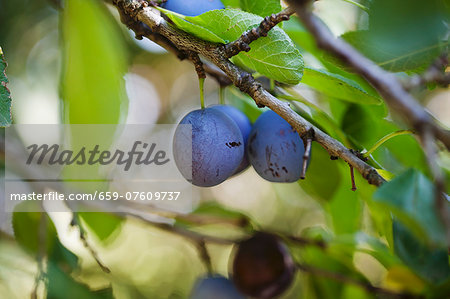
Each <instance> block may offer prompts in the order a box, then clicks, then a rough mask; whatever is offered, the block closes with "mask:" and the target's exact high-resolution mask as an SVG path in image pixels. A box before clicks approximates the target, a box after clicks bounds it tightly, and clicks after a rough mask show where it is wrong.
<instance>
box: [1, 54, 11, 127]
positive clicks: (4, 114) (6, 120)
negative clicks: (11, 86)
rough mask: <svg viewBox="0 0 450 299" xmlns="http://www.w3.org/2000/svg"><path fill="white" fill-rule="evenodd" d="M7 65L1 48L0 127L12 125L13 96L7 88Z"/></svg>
mask: <svg viewBox="0 0 450 299" xmlns="http://www.w3.org/2000/svg"><path fill="white" fill-rule="evenodd" d="M6 67H7V63H6V60H5V58H4V57H3V51H2V48H1V47H0V127H8V126H9V125H11V122H12V118H11V94H10V92H9V90H8V88H7V87H6V84H7V83H8V78H7V77H6Z"/></svg>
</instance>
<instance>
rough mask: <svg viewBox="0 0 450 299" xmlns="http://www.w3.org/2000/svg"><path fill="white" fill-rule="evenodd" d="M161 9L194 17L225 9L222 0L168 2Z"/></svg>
mask: <svg viewBox="0 0 450 299" xmlns="http://www.w3.org/2000/svg"><path fill="white" fill-rule="evenodd" d="M161 7H163V8H165V9H168V10H171V11H173V12H176V13H179V14H182V15H185V16H192V17H195V16H198V15H201V14H202V13H205V12H207V11H210V10H214V9H223V8H225V6H224V5H223V3H222V1H220V0H167V2H166V3H163V4H162V5H161Z"/></svg>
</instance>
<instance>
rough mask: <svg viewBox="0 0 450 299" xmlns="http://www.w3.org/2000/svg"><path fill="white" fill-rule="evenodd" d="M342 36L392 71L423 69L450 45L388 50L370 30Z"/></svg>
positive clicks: (438, 43) (439, 44) (443, 43)
mask: <svg viewBox="0 0 450 299" xmlns="http://www.w3.org/2000/svg"><path fill="white" fill-rule="evenodd" d="M342 38H343V39H345V40H346V41H347V42H348V43H350V44H351V45H352V46H354V47H355V48H357V49H358V50H359V51H360V52H361V53H362V54H364V55H365V56H366V57H368V58H369V59H371V60H372V61H374V62H375V63H376V64H378V65H379V66H381V67H383V68H384V69H386V70H388V71H391V72H406V71H421V70H423V69H424V68H426V67H427V66H428V65H430V64H431V63H432V62H433V60H434V59H435V58H436V57H437V56H439V54H441V53H442V51H443V49H444V48H445V46H448V45H449V43H448V42H437V43H436V44H434V45H422V46H421V47H414V48H411V49H408V48H403V47H402V48H401V49H400V48H399V49H395V50H391V51H388V50H386V49H385V48H384V47H383V46H382V45H380V43H379V42H378V41H377V40H376V39H374V38H372V36H371V34H370V32H369V31H353V32H347V33H345V34H344V35H342ZM396 45H398V44H396ZM333 60H334V59H333Z"/></svg>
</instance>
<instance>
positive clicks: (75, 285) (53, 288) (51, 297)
mask: <svg viewBox="0 0 450 299" xmlns="http://www.w3.org/2000/svg"><path fill="white" fill-rule="evenodd" d="M47 280H48V282H47V298H48V299H59V298H66V299H79V298H83V299H112V298H114V296H113V294H112V289H111V288H108V289H104V290H99V291H93V290H91V289H89V287H88V286H86V285H84V284H82V283H80V282H77V281H75V279H74V278H73V277H71V276H70V274H69V273H67V272H66V271H64V270H63V268H61V267H60V265H58V264H56V263H55V262H54V261H50V262H49V263H48V266H47Z"/></svg>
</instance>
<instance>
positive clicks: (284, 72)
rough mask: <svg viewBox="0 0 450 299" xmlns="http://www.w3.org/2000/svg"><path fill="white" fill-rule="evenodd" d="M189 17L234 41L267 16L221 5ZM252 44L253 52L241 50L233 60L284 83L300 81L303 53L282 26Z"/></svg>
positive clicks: (191, 20)
mask: <svg viewBox="0 0 450 299" xmlns="http://www.w3.org/2000/svg"><path fill="white" fill-rule="evenodd" d="M186 20H187V21H189V22H191V23H193V24H196V25H199V26H201V27H203V28H206V29H208V30H210V31H211V32H213V33H215V34H216V35H217V36H219V37H221V38H222V39H223V40H225V41H226V42H230V41H234V40H236V39H238V38H239V37H240V36H241V35H242V33H244V32H246V31H247V30H250V29H252V28H255V27H257V26H259V24H260V23H261V21H262V20H263V18H262V17H260V16H257V15H254V14H251V13H248V12H244V11H241V10H238V9H220V10H212V11H209V12H206V13H204V14H202V15H200V16H196V17H186ZM250 47H251V50H250V52H241V53H239V54H238V55H237V56H235V57H234V58H233V61H234V62H235V63H237V64H239V65H243V66H246V67H247V68H250V69H252V70H255V71H257V72H259V73H260V74H262V75H264V76H267V77H269V78H271V79H274V80H277V81H279V82H282V83H286V84H297V83H299V82H300V80H301V78H302V74H303V59H302V56H301V54H300V52H299V51H298V49H297V48H296V47H295V45H294V43H293V42H292V40H291V39H290V38H289V36H288V35H287V34H286V33H285V32H284V31H283V30H282V29H281V28H279V27H275V28H273V29H272V30H271V31H270V32H269V34H268V36H267V37H263V38H259V39H258V40H256V41H255V42H253V43H251V45H250Z"/></svg>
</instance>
